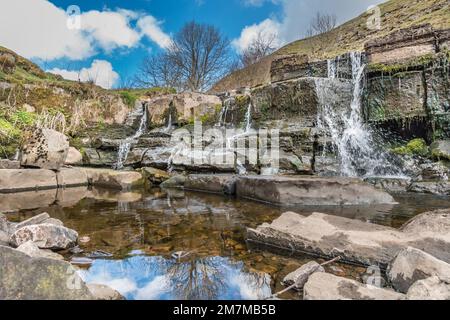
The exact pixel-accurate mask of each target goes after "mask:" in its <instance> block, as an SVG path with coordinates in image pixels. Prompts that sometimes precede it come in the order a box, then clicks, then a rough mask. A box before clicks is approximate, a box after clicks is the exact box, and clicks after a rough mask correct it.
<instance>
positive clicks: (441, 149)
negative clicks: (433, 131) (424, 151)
mask: <svg viewBox="0 0 450 320" xmlns="http://www.w3.org/2000/svg"><path fill="white" fill-rule="evenodd" d="M431 155H432V156H433V158H434V159H436V160H450V140H438V141H435V142H434V143H433V144H432V145H431Z"/></svg>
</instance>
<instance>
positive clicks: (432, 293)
mask: <svg viewBox="0 0 450 320" xmlns="http://www.w3.org/2000/svg"><path fill="white" fill-rule="evenodd" d="M406 298H407V299H408V300H450V283H449V282H448V281H443V280H441V279H440V278H439V277H436V276H435V277H430V278H427V279H424V280H419V281H417V282H416V283H414V284H413V285H412V286H411V288H410V289H409V290H408V293H407V294H406Z"/></svg>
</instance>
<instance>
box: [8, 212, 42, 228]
mask: <svg viewBox="0 0 450 320" xmlns="http://www.w3.org/2000/svg"><path fill="white" fill-rule="evenodd" d="M48 219H50V215H49V214H48V213H47V212H44V213H41V214H38V215H36V216H34V217H31V218H30V219H27V220H25V221H22V222H19V223H18V224H16V225H15V230H19V229H21V228H23V227H26V226H32V225H35V224H41V223H44V221H46V220H48Z"/></svg>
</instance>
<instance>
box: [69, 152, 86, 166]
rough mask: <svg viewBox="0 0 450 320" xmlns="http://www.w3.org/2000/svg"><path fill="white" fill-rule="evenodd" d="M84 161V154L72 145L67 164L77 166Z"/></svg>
mask: <svg viewBox="0 0 450 320" xmlns="http://www.w3.org/2000/svg"><path fill="white" fill-rule="evenodd" d="M82 163H83V155H82V154H81V152H80V151H78V150H77V149H76V148H74V147H70V148H69V151H68V152H67V158H66V161H65V164H67V165H71V166H75V165H80V164H82Z"/></svg>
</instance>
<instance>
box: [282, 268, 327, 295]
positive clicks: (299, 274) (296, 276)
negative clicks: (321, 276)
mask: <svg viewBox="0 0 450 320" xmlns="http://www.w3.org/2000/svg"><path fill="white" fill-rule="evenodd" d="M316 272H325V269H324V268H323V267H322V266H321V265H320V264H318V263H317V262H315V261H310V262H308V263H307V264H305V265H303V266H301V267H300V268H299V269H297V270H295V271H294V272H291V273H289V274H288V275H287V276H286V277H284V279H283V284H284V285H285V286H291V285H293V284H295V289H296V290H302V289H303V287H304V286H305V284H306V282H307V281H308V278H309V277H310V276H311V275H312V274H313V273H316Z"/></svg>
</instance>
